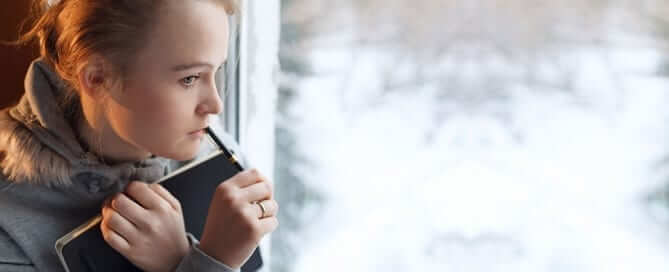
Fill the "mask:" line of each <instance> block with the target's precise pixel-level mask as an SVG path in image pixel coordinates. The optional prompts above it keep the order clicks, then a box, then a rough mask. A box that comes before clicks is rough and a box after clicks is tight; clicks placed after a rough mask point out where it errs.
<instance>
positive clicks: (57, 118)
mask: <svg viewBox="0 0 669 272" xmlns="http://www.w3.org/2000/svg"><path fill="white" fill-rule="evenodd" d="M66 91H67V85H66V84H65V83H64V82H63V80H62V79H61V78H60V77H59V76H58V75H57V74H56V73H55V72H54V71H53V69H51V68H50V67H49V65H47V64H46V63H45V62H43V61H42V60H40V59H38V60H36V61H34V62H33V63H32V64H31V66H30V68H29V70H28V73H27V74H26V79H25V94H24V96H23V97H22V98H21V100H20V102H19V104H18V105H17V106H15V107H13V108H10V109H7V110H3V111H2V112H0V154H1V153H4V159H2V162H0V168H2V174H3V175H4V177H5V178H6V179H7V181H8V182H10V183H30V184H34V185H43V186H47V187H61V188H71V189H80V191H81V193H83V194H96V193H103V192H109V191H121V190H122V189H123V188H125V185H127V183H128V182H129V181H132V180H142V181H147V182H152V181H155V180H157V179H159V178H160V177H162V176H164V175H165V174H166V173H167V171H168V168H167V159H164V158H158V157H151V158H149V159H146V160H143V161H138V162H128V163H120V164H116V165H106V164H104V163H102V162H101V160H100V159H99V158H98V157H97V156H95V155H94V154H92V153H90V152H87V151H86V150H85V148H84V146H85V145H83V144H82V143H81V142H80V141H79V138H78V137H77V136H76V135H77V133H76V131H75V130H74V129H73V127H72V126H71V123H72V122H71V120H68V118H67V117H66V116H67V115H66V114H65V113H66V111H65V109H63V108H62V106H61V105H60V104H59V103H58V102H57V101H58V98H59V97H62V96H63V95H65V94H66ZM0 157H1V156H0Z"/></svg>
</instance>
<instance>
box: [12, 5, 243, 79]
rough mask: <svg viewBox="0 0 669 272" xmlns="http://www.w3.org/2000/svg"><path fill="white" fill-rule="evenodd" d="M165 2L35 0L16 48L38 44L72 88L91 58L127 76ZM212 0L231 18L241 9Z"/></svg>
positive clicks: (44, 58)
mask: <svg viewBox="0 0 669 272" xmlns="http://www.w3.org/2000/svg"><path fill="white" fill-rule="evenodd" d="M166 1H168V0H60V1H58V0H56V1H54V0H34V2H33V20H34V23H33V25H32V27H31V28H30V30H28V31H27V32H26V33H25V34H24V35H23V36H22V37H21V38H20V39H19V41H18V43H21V44H25V43H28V42H31V41H35V40H36V41H37V42H38V48H39V50H40V54H41V57H42V59H43V60H44V61H45V62H46V63H47V64H48V65H50V66H51V67H52V68H53V69H54V70H55V71H56V72H57V73H58V75H59V76H60V77H61V78H62V79H63V80H64V81H65V83H66V84H68V85H69V86H68V87H70V88H73V89H76V88H77V87H78V86H77V84H76V82H77V74H78V73H79V71H80V69H81V68H82V67H83V65H84V64H85V61H86V60H87V59H88V58H89V57H90V56H92V55H93V54H99V55H101V56H104V57H105V59H106V60H107V61H109V62H110V64H111V66H112V67H110V68H111V70H112V72H114V73H115V75H117V76H121V77H123V76H124V75H123V71H127V70H128V69H127V68H128V67H127V66H128V64H129V63H130V60H132V58H133V57H134V56H135V52H137V51H139V49H140V48H141V46H142V45H143V44H144V41H145V40H144V37H146V36H147V35H146V34H147V33H148V32H149V31H150V30H151V26H152V24H153V22H154V21H156V17H157V15H158V13H157V11H158V9H159V7H160V5H163V4H165V2H166ZM176 1H183V0H176ZM193 1H195V0H193ZM210 1H214V2H215V3H217V4H220V5H222V6H223V7H224V8H225V10H226V12H227V13H228V14H229V15H232V14H234V13H236V12H237V10H238V4H237V1H236V0H210ZM53 2H55V3H53Z"/></svg>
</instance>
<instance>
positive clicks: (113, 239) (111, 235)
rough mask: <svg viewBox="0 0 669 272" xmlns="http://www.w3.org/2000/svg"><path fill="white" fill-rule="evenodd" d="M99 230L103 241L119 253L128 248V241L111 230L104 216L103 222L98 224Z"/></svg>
mask: <svg viewBox="0 0 669 272" xmlns="http://www.w3.org/2000/svg"><path fill="white" fill-rule="evenodd" d="M100 230H101V231H102V237H103V238H104V240H105V242H107V244H109V246H111V247H112V248H113V249H115V250H116V251H118V252H121V253H123V252H127V251H128V250H130V243H128V241H127V240H125V238H123V237H122V236H121V235H120V234H118V233H116V232H115V231H113V230H111V229H110V228H109V227H108V226H107V224H106V222H105V221H104V218H103V223H101V224H100Z"/></svg>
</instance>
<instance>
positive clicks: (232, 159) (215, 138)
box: [204, 127, 244, 171]
mask: <svg viewBox="0 0 669 272" xmlns="http://www.w3.org/2000/svg"><path fill="white" fill-rule="evenodd" d="M204 130H205V132H207V135H209V139H211V140H212V141H213V142H214V144H216V146H217V147H218V148H219V149H220V150H221V151H223V154H224V155H225V157H226V158H227V159H228V160H229V161H230V162H231V163H232V164H233V165H234V166H235V167H236V168H237V170H239V171H243V170H244V168H243V167H242V165H241V164H239V160H238V159H237V157H236V156H235V154H234V152H231V151H230V150H228V148H227V147H225V145H223V142H222V141H221V140H220V139H219V138H218V136H216V134H215V133H214V130H212V129H211V127H207V128H205V129H204Z"/></svg>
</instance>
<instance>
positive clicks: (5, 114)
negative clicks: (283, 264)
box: [0, 60, 235, 272]
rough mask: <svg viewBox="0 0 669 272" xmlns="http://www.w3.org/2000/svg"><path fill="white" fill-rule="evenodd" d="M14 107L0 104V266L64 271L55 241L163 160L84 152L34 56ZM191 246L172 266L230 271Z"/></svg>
mask: <svg viewBox="0 0 669 272" xmlns="http://www.w3.org/2000/svg"><path fill="white" fill-rule="evenodd" d="M25 88H26V93H25V95H24V97H23V98H22V99H21V101H20V102H19V104H18V105H17V106H16V107H13V108H11V109H8V110H4V111H1V112H0V158H2V157H3V154H4V159H1V160H2V161H1V162H0V170H1V172H0V271H5V272H19V271H31V272H32V271H45V272H46V271H48V272H52V271H64V269H63V267H62V265H61V264H60V262H59V260H58V258H57V256H56V254H55V250H54V243H55V241H56V240H57V239H58V238H60V237H61V236H63V235H64V234H66V233H68V232H69V231H71V230H72V229H73V228H75V227H76V226H78V225H80V224H82V223H83V222H85V221H86V220H87V219H89V218H91V217H93V216H95V215H97V214H98V213H100V210H101V206H102V202H103V200H104V199H105V198H106V197H108V196H110V195H112V194H115V193H117V192H120V191H122V190H123V188H125V185H127V184H128V182H129V181H131V180H143V181H147V182H152V181H155V180H157V179H159V178H160V177H162V176H164V175H165V174H167V173H168V172H169V167H168V165H169V163H168V160H166V159H164V158H158V157H152V158H149V159H147V160H144V161H139V162H134V163H123V164H118V165H105V164H103V163H101V162H99V160H98V159H97V158H96V157H95V156H93V155H92V154H90V153H87V152H86V151H85V150H84V148H83V147H82V145H81V144H80V142H79V141H78V140H77V139H78V138H77V137H76V134H75V133H76V132H75V131H74V130H73V129H72V127H71V125H70V123H69V122H68V120H67V118H66V117H65V116H66V114H65V113H64V111H63V110H62V109H61V107H60V106H59V105H58V104H57V103H56V102H55V101H56V97H58V96H61V95H63V90H64V88H65V85H64V84H63V82H62V80H61V79H60V78H59V77H58V75H57V74H56V73H54V72H53V71H52V70H51V69H50V68H49V67H48V66H47V65H46V64H44V63H43V62H42V61H40V60H37V61H35V62H33V64H32V65H31V67H30V69H29V71H28V74H27V75H26V81H25ZM189 241H190V243H191V248H190V251H189V252H188V254H187V255H186V257H184V258H183V259H182V260H181V263H180V264H179V266H178V268H177V270H176V271H181V272H187V271H235V270H233V269H231V268H229V267H227V266H226V265H224V264H222V263H220V262H218V261H216V260H215V259H213V258H211V257H210V256H207V255H206V254H205V253H203V252H202V251H201V250H199V249H198V247H197V246H198V244H199V243H198V241H197V240H196V239H194V238H193V237H192V236H190V235H189Z"/></svg>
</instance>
